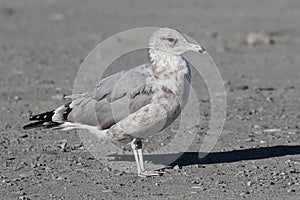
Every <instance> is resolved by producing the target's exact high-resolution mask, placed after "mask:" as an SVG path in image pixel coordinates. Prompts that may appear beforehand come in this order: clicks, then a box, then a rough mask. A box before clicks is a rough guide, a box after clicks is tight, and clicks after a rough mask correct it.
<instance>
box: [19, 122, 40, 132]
mask: <svg viewBox="0 0 300 200" xmlns="http://www.w3.org/2000/svg"><path fill="white" fill-rule="evenodd" d="M43 124H44V122H42V121H40V122H34V123H31V124H26V125H25V126H23V129H25V130H28V129H32V128H37V127H42V126H43Z"/></svg>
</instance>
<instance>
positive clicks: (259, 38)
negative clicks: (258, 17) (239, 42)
mask: <svg viewBox="0 0 300 200" xmlns="http://www.w3.org/2000/svg"><path fill="white" fill-rule="evenodd" d="M246 44H247V45H249V46H257V45H270V44H274V40H273V39H272V38H270V37H269V36H268V35H266V34H264V33H250V34H249V35H248V36H247V38H246Z"/></svg>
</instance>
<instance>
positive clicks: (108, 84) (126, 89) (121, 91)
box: [68, 65, 152, 129]
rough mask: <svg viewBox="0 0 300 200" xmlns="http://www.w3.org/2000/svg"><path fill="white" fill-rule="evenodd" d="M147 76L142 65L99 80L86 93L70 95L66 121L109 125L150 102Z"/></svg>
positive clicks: (146, 71)
mask: <svg viewBox="0 0 300 200" xmlns="http://www.w3.org/2000/svg"><path fill="white" fill-rule="evenodd" d="M149 78H150V79H151V78H152V76H151V74H150V72H149V71H148V69H147V68H146V65H142V66H139V67H136V68H133V69H131V70H124V71H120V72H118V73H116V74H113V75H112V76H109V77H107V78H105V79H103V80H102V81H101V82H100V83H99V84H98V85H97V86H96V88H94V89H92V90H90V91H89V92H87V93H84V94H79V95H74V96H73V101H72V103H71V104H70V107H71V108H72V111H71V112H70V114H69V115H68V121H71V122H77V123H83V124H88V125H93V126H100V127H101V128H102V129H107V128H109V127H110V126H112V125H114V124H115V123H117V122H119V121H120V120H122V119H124V118H125V117H126V116H128V115H129V114H131V113H133V112H135V111H137V110H139V109H140V108H142V107H143V106H145V105H147V104H148V103H149V102H150V101H151V92H152V91H151V88H150V87H149V86H147V85H146V79H148V80H149Z"/></svg>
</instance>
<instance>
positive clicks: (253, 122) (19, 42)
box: [0, 0, 300, 199]
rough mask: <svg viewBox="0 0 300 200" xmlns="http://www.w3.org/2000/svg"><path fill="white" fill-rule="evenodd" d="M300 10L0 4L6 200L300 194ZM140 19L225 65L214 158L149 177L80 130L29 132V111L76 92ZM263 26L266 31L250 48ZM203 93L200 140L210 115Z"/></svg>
mask: <svg viewBox="0 0 300 200" xmlns="http://www.w3.org/2000/svg"><path fill="white" fill-rule="evenodd" d="M299 9H300V2H299V1H298V0H289V1H273V0H262V1H240V0H227V1H224V2H223V1H218V0H210V1H198V0H193V1H190V0H189V1H180V0H166V1H158V0H157V1H140V0H133V1H129V0H124V1H116V0H112V1H108V0H107V1H97V0H88V1H79V0H63V1H59V0H49V1H48V0H47V1H39V0H22V1H21V0H17V1H10V0H1V1H0V52H1V54H0V109H1V112H0V119H1V120H0V132H1V134H0V152H1V153H0V158H1V163H0V197H1V199H299V198H300V185H299V184H300V175H299V173H300V156H299V154H300V142H299V138H300V135H299V134H300V133H299V120H300V112H299V111H300V92H299V90H300V67H299V63H300V57H299V52H300V24H299V19H300V12H299ZM143 26H159V27H161V26H171V27H174V28H178V29H180V30H182V31H183V32H184V33H186V34H188V35H190V36H191V37H192V38H194V39H196V40H197V41H199V42H201V43H202V44H203V46H205V47H206V49H207V51H208V52H209V54H210V55H211V56H212V58H213V59H214V61H215V62H216V64H217V65H218V67H219V70H220V72H221V74H222V76H223V79H224V80H225V84H226V85H225V86H226V91H227V103H228V108H227V117H226V123H225V127H224V130H223V133H222V135H221V137H220V139H219V141H218V143H217V144H216V146H215V147H214V148H213V152H212V153H211V154H209V155H208V156H207V157H205V158H204V159H199V158H198V153H197V152H194V151H193V150H190V152H189V153H186V154H185V155H184V156H183V158H182V159H180V160H179V161H178V164H179V165H181V166H180V167H175V169H170V170H168V173H166V174H165V175H164V176H162V177H153V178H149V179H141V178H138V177H137V176H136V175H135V174H131V173H129V172H127V171H126V170H125V169H124V170H123V169H119V170H112V169H110V168H109V167H105V166H104V164H103V163H102V162H101V161H98V160H97V159H95V158H94V157H93V156H92V155H91V154H90V153H89V152H88V151H86V150H85V149H84V147H83V145H82V141H81V140H80V138H79V136H78V134H76V132H58V131H50V130H32V131H24V130H22V126H23V125H24V124H25V123H27V118H28V117H29V116H30V114H31V113H38V112H39V111H47V110H48V109H52V108H54V107H56V106H59V105H60V104H61V101H62V100H61V98H62V95H63V94H70V93H71V92H72V87H73V81H74V79H75V76H76V72H77V69H78V68H79V66H80V63H81V62H82V59H84V58H85V56H86V55H87V54H88V53H89V52H90V51H91V50H92V49H93V48H94V47H95V46H96V45H97V44H98V43H99V42H101V41H102V40H103V39H105V38H107V37H109V36H111V35H113V34H115V33H118V32H120V31H124V30H127V29H130V28H135V27H143ZM255 32H260V33H262V34H263V36H264V37H267V39H266V38H258V39H259V40H260V42H258V43H257V45H255V46H253V45H250V44H247V37H248V36H249V34H251V33H255ZM253 37H255V35H254V36H253V35H252V36H250V39H251V41H252V40H253ZM248 39H249V37H248ZM254 39H255V38H254ZM268 39H270V40H268ZM268 41H271V42H268ZM248 43H249V40H248ZM250 43H251V44H256V43H255V42H254V43H253V42H250ZM140 59H141V60H137V62H143V59H144V57H142V56H141V58H140ZM129 62H131V61H129ZM132 62H133V63H134V62H135V61H132ZM202 90H203V96H202V99H201V102H200V104H201V107H202V108H203V109H201V111H200V113H201V116H203V117H202V119H203V126H201V127H194V128H193V129H191V130H190V131H196V132H199V134H198V135H199V137H198V138H197V140H196V141H195V144H194V146H197V144H198V143H199V142H201V139H203V136H204V135H205V131H206V130H207V121H208V120H209V118H210V110H209V95H208V94H207V91H206V86H205V85H203V88H202ZM156 139H157V141H158V142H159V143H161V141H164V140H165V138H163V136H161V137H160V136H159V137H157V138H156Z"/></svg>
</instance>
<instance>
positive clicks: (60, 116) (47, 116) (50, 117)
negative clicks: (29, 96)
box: [23, 104, 72, 129]
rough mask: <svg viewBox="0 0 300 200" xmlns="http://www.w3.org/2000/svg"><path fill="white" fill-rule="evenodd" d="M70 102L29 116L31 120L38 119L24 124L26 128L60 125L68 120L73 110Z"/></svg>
mask: <svg viewBox="0 0 300 200" xmlns="http://www.w3.org/2000/svg"><path fill="white" fill-rule="evenodd" d="M69 105H70V104H66V105H63V106H60V107H58V108H57V109H56V110H52V111H49V112H45V113H41V114H38V115H33V116H31V117H30V118H29V120H30V121H36V122H33V123H30V124H27V125H25V126H23V128H24V129H32V128H37V127H42V128H54V127H57V126H60V125H61V124H62V123H63V122H65V121H66V120H67V117H68V115H69V113H70V112H71V110H72V109H71V108H70V107H69Z"/></svg>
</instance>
